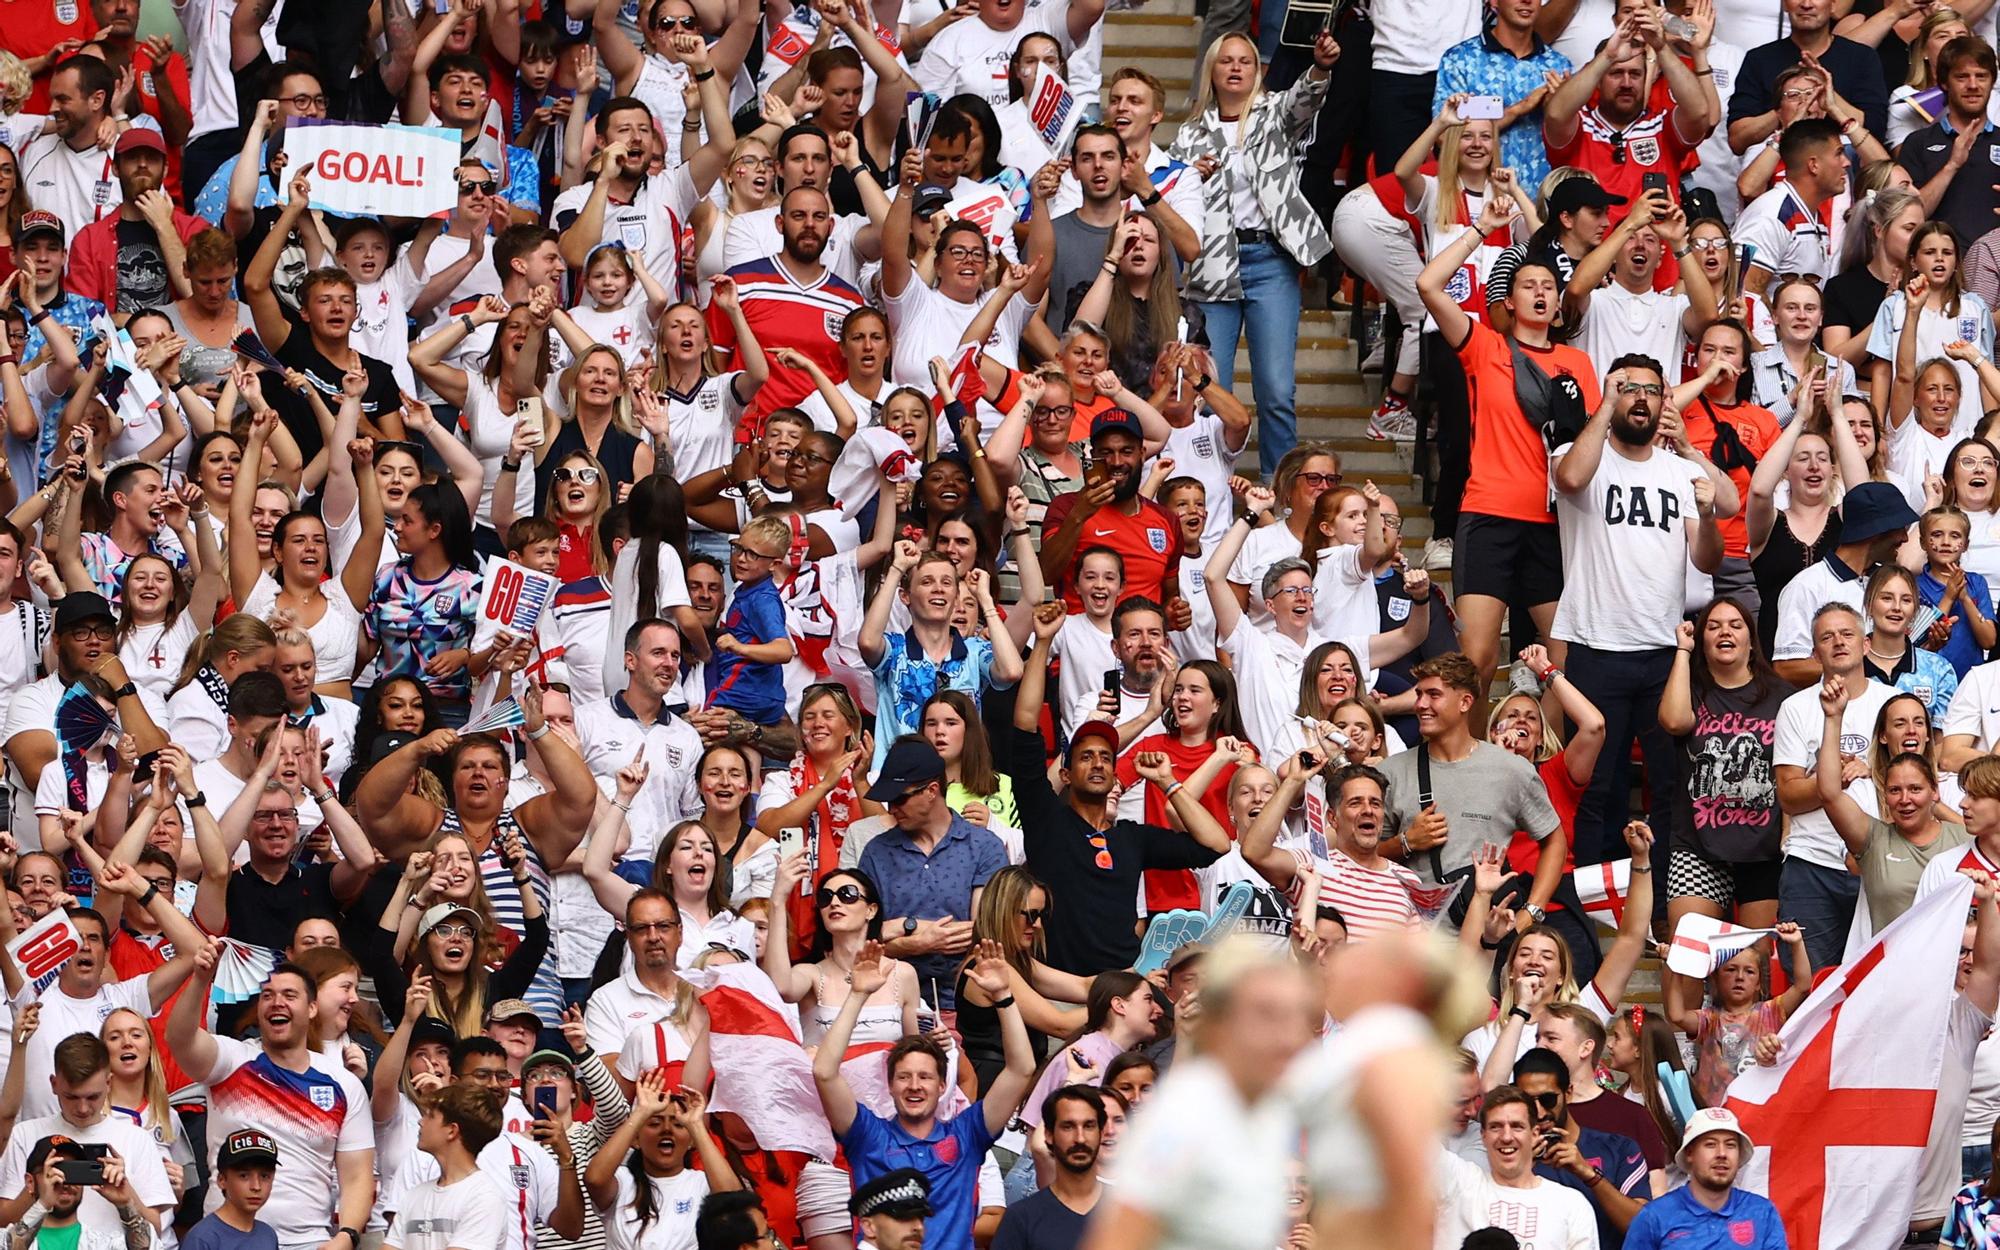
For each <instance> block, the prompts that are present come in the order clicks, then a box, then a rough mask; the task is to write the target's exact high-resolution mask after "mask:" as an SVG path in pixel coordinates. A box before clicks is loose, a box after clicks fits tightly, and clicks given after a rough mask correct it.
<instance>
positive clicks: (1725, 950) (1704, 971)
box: [1667, 912, 1776, 978]
mask: <svg viewBox="0 0 2000 1250" xmlns="http://www.w3.org/2000/svg"><path fill="white" fill-rule="evenodd" d="M1775 932H1776V930H1775V929H1747V928H1745V927H1743V926H1742V925H1740V924H1730V923H1729V922H1728V921H1726V920H1717V919H1716V918H1715V917H1713V916H1704V915H1701V914H1700V913H1699V912H1689V913H1688V914H1687V915H1685V916H1682V917H1681V922H1680V924H1679V925H1677V926H1675V928H1674V940H1673V941H1672V942H1671V943H1669V944H1668V945H1667V967H1669V968H1672V969H1673V970H1674V971H1675V972H1678V973H1680V974H1681V975H1682V976H1684V977H1696V978H1702V977H1706V976H1707V975H1708V974H1709V973H1711V972H1714V971H1715V970H1716V969H1717V968H1719V967H1721V966H1722V965H1723V964H1725V963H1727V962H1728V961H1730V960H1732V959H1734V958H1736V957H1737V956H1738V955H1740V954H1742V953H1743V952H1744V951H1747V950H1749V949H1750V948H1751V947H1752V946H1755V945H1756V944H1757V943H1759V942H1761V941H1763V940H1764V939H1765V938H1767V937H1770V936H1771V935H1772V934H1773V933H1775Z"/></svg>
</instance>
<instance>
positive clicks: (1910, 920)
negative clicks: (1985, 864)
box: [1724, 877, 1972, 1250]
mask: <svg viewBox="0 0 2000 1250" xmlns="http://www.w3.org/2000/svg"><path fill="white" fill-rule="evenodd" d="M1971 901H1972V883H1971V882H1970V881H1968V880H1966V879H1965V878H1964V877H1953V878H1952V879H1951V881H1950V883H1949V884H1948V885H1946V886H1945V887H1943V888H1941V889H1939V890H1937V891H1935V892H1934V893H1932V894H1930V895H1928V896H1927V897H1924V898H1922V899H1919V900H1918V901H1917V904H1916V906H1914V907H1912V908H1911V909H1910V910H1909V911H1907V912H1904V913H1903V914H1902V916H1900V917H1899V918H1897V920H1896V922H1895V923H1894V924H1892V925H1890V926H1889V927H1888V928H1886V929H1884V930H1883V931H1882V932H1881V933H1880V934H1879V935H1877V937H1876V938H1875V941H1874V942H1873V944H1871V945H1870V946H1869V947H1868V949H1867V950H1866V951H1865V952H1864V953H1863V954H1862V955H1861V957H1860V958H1859V959H1857V960H1855V961H1853V962H1852V963H1850V964H1849V965H1848V966H1846V967H1844V968H1842V969H1840V970H1839V971H1838V972H1836V973H1835V974H1834V975H1831V976H1828V977H1826V978H1825V979H1824V980H1822V981H1821V982H1820V986H1819V988H1818V989H1816V990H1814V991H1813V992H1812V996H1811V997H1810V998H1808V999H1806V1001H1805V1002H1804V1003H1803V1004H1801V1005H1800V1007H1799V1009H1798V1010H1797V1011H1795V1012H1793V1013H1792V1017H1791V1019H1790V1020H1788V1021H1786V1022H1785V1027H1784V1030H1783V1032H1782V1033H1780V1034H1779V1036H1780V1037H1781V1038H1782V1040H1783V1042H1784V1049H1783V1051H1782V1052H1781V1053H1780V1055H1779V1058H1778V1062H1777V1064H1776V1066H1774V1067H1769V1068H1766V1067H1752V1068H1750V1069H1749V1070H1748V1071H1746V1072H1744V1073H1743V1074H1742V1075H1741V1076H1738V1077H1737V1078H1736V1080H1735V1081H1734V1082H1732V1083H1731V1084H1730V1086H1729V1097H1728V1099H1727V1101H1726V1103H1725V1104H1724V1105H1726V1106H1727V1107H1728V1108H1729V1109H1730V1110H1731V1111H1734V1112H1735V1113H1736V1116H1737V1119H1738V1120H1740V1121H1741V1122H1742V1125H1743V1131H1744V1132H1746V1133H1748V1134H1749V1135H1750V1138H1751V1140H1752V1141H1754V1142H1756V1144H1757V1153H1756V1154H1755V1155H1753V1156H1752V1157H1751V1159H1750V1162H1749V1163H1748V1164H1746V1165H1745V1166H1744V1169H1743V1174H1742V1176H1741V1177H1740V1178H1739V1181H1738V1183H1739V1184H1742V1185H1743V1186H1745V1187H1746V1188H1748V1189H1751V1190H1753V1191H1755V1192H1759V1193H1763V1194H1765V1195H1766V1196H1768V1197H1769V1198H1770V1199H1771V1201H1772V1202H1774V1203H1776V1204H1777V1207H1778V1211H1779V1213H1780V1214H1781V1215H1783V1216H1784V1220H1785V1235H1786V1239H1787V1240H1788V1241H1789V1242H1790V1244H1791V1247H1792V1250H1880V1247H1883V1246H1894V1245H1897V1244H1899V1243H1900V1242H1901V1241H1902V1240H1903V1235H1904V1233H1905V1232H1906V1231H1907V1229H1908V1226H1909V1220H1910V1211H1911V1209H1912V1207H1913V1206H1914V1205H1915V1203H1916V1190H1917V1177H1918V1173H1919V1170H1920V1168H1921V1166H1922V1158H1923V1153H1924V1143H1925V1141H1926V1140H1927V1139H1928V1138H1929V1136H1930V1125H1931V1113H1932V1110H1933V1106H1934V1104H1935V1103H1936V1102H1937V1087H1938V1073H1939V1069H1940V1068H1941V1067H1942V1066H1943V1063H1944V1043H1945V1026H1946V1022H1947V1020H1948V1019H1949V1017H1950V1012H1951V1003H1952V984H1953V980H1954V978H1955V977H1956V975H1957V968H1958V960H1957V955H1958V947H1959V941H1960V939H1961V938H1962V936H1963V934H1964V931H1965V915H1966V910H1967V908H1968V907H1969V906H1970V905H1971ZM1952 1148H1953V1150H1956V1149H1957V1146H1956V1144H1954V1145H1953V1147H1952Z"/></svg>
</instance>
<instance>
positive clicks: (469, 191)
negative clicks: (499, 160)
mask: <svg viewBox="0 0 2000 1250" xmlns="http://www.w3.org/2000/svg"><path fill="white" fill-rule="evenodd" d="M499 189H500V184H499V183H498V182H495V181H494V180H493V179H491V178H488V179H486V180H485V181H484V182H471V181H466V182H460V183H459V184H458V193H459V194H460V195H491V194H493V193H494V192H495V191H498V190H499Z"/></svg>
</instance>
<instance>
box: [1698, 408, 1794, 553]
mask: <svg viewBox="0 0 2000 1250" xmlns="http://www.w3.org/2000/svg"><path fill="white" fill-rule="evenodd" d="M1718 421H1720V422H1723V423H1725V424H1727V425H1728V426H1729V427H1730V428H1731V429H1734V430H1735V431H1736V437H1737V438H1739V439H1741V440H1743V446H1744V447H1745V448H1747V449H1748V450H1749V452H1750V454H1751V455H1753V456H1755V457H1757V458H1758V459H1759V460H1762V459H1763V458H1764V454H1765V453H1766V452H1768V451H1769V450H1770V449H1771V444H1773V443H1775V442H1777V441H1778V419H1777V418H1776V417H1774V416H1772V415H1771V410H1770V409H1769V408H1760V407H1758V406H1757V405H1756V404H1751V403H1741V404H1718V403H1715V402H1714V401H1713V400H1710V399H1709V398H1708V397H1707V396H1703V397H1702V398H1700V399H1697V400H1695V401H1694V402H1693V403H1692V404H1689V405H1688V407H1687V411H1685V412H1683V413H1681V422H1682V424H1684V425H1686V426H1687V435H1688V441H1689V442H1691V443H1693V444H1694V446H1695V450H1696V451H1699V452H1701V454H1702V455H1704V456H1707V457H1708V458H1709V459H1710V460H1714V459H1715V426H1716V423H1717V422H1718ZM1725 472H1726V473H1727V475H1728V477H1729V480H1730V481H1732V482H1734V483H1735V484H1736V494H1737V495H1738V497H1739V498H1741V499H1742V501H1743V503H1744V504H1745V506H1744V507H1742V508H1739V509H1737V512H1736V515H1735V516H1733V517H1725V518H1721V519H1718V520H1717V521H1716V523H1715V527H1716V529H1718V530H1720V531H1721V532H1722V554H1723V555H1725V556H1729V557H1734V558H1736V559H1742V560H1747V559H1749V558H1750V524H1749V519H1748V516H1747V513H1748V512H1749V508H1748V504H1749V502H1750V474H1751V470H1749V469H1746V468H1744V467H1742V466H1741V465H1738V466H1737V467H1735V468H1732V469H1727V470H1725Z"/></svg>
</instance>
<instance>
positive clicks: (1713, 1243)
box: [1625, 1185, 1786, 1250]
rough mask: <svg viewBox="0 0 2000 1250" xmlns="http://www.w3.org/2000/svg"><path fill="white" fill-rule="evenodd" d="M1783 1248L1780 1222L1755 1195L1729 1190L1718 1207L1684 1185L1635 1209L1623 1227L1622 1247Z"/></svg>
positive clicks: (1766, 1201) (1639, 1249)
mask: <svg viewBox="0 0 2000 1250" xmlns="http://www.w3.org/2000/svg"><path fill="white" fill-rule="evenodd" d="M1668 1246H1671V1247H1673V1250H1786V1244H1785V1222H1784V1221H1783V1220H1781V1219H1779V1218H1778V1208H1776V1207H1774V1206H1772V1205H1771V1200H1770V1199H1769V1198H1766V1197H1764V1196H1763V1195H1761V1194H1753V1193H1749V1192H1748V1191H1746V1190H1742V1189H1732V1190H1730V1191H1729V1200H1728V1201H1727V1202H1725V1203H1723V1204H1722V1209H1721V1210H1720V1211H1711V1210H1709V1209H1708V1208H1707V1207H1705V1206H1703V1205H1701V1204H1700V1203H1699V1202H1696V1201H1695V1200H1694V1197H1693V1196H1692V1195H1691V1194H1690V1193H1689V1192H1688V1189H1687V1187H1686V1186H1685V1185H1684V1186H1682V1187H1681V1188H1679V1189H1676V1190H1673V1191H1671V1192H1670V1193H1668V1194H1666V1195H1665V1196H1664V1197H1660V1198H1655V1199H1654V1200H1653V1201H1651V1202H1649V1203H1647V1204H1646V1205H1645V1206H1643V1207H1641V1208H1639V1214H1637V1215H1635V1216H1633V1217H1632V1227H1630V1228H1628V1229H1626V1230H1625V1250H1664V1248H1665V1247H1668Z"/></svg>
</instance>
